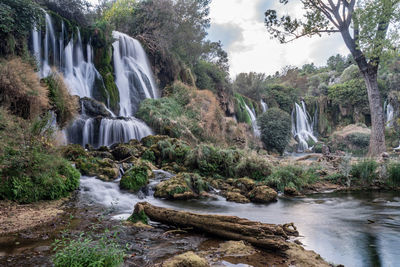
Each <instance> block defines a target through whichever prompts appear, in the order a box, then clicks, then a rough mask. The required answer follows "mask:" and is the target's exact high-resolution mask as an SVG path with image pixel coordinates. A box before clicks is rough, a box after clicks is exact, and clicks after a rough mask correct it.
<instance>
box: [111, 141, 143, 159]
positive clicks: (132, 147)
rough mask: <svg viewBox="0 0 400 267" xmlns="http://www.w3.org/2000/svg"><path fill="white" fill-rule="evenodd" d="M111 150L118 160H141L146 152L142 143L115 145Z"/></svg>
mask: <svg viewBox="0 0 400 267" xmlns="http://www.w3.org/2000/svg"><path fill="white" fill-rule="evenodd" d="M111 149H112V150H111V154H112V155H113V156H114V158H115V159H116V160H125V159H127V158H129V157H135V158H139V157H141V155H142V154H143V152H144V150H145V148H144V147H142V145H141V144H140V143H135V142H129V143H126V144H116V145H113V146H112V147H111Z"/></svg>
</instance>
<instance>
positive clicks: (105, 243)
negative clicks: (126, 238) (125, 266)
mask: <svg viewBox="0 0 400 267" xmlns="http://www.w3.org/2000/svg"><path fill="white" fill-rule="evenodd" d="M53 245H54V250H56V251H57V252H56V254H55V255H54V256H53V263H54V266H55V267H65V266H74V267H86V266H96V267H100V266H101V267H117V266H121V265H122V263H123V262H124V256H125V251H124V249H123V248H122V247H121V246H120V245H119V244H118V243H117V242H115V241H114V240H113V239H110V238H109V237H107V236H103V237H101V238H100V239H99V240H93V239H92V238H91V237H84V236H83V234H82V235H80V237H79V238H78V239H76V240H72V239H70V238H62V239H61V240H56V241H55V242H54V244H53Z"/></svg>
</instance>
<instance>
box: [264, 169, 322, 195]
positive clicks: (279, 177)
mask: <svg viewBox="0 0 400 267" xmlns="http://www.w3.org/2000/svg"><path fill="white" fill-rule="evenodd" d="M318 180H319V177H318V175H317V174H316V172H315V169H312V168H310V169H304V168H302V167H299V166H294V165H288V166H283V167H276V168H275V169H274V170H273V172H272V174H271V175H270V176H269V177H268V178H267V179H266V180H265V182H266V183H267V185H269V186H271V187H273V188H276V189H278V190H279V191H281V192H283V191H284V189H285V187H290V188H294V189H296V190H301V189H302V187H303V186H305V185H308V184H313V183H316V182H317V181H318Z"/></svg>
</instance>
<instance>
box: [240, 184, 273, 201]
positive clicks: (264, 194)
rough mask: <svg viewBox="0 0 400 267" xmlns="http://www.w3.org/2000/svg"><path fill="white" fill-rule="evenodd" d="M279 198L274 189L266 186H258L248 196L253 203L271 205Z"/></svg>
mask: <svg viewBox="0 0 400 267" xmlns="http://www.w3.org/2000/svg"><path fill="white" fill-rule="evenodd" d="M277 196H278V193H277V192H276V191H275V190H274V189H272V188H271V187H269V186H266V185H263V186H257V187H256V188H254V189H253V190H252V191H250V192H249V194H248V195H247V197H248V198H249V199H250V200H251V202H256V203H269V202H272V201H276V197H277Z"/></svg>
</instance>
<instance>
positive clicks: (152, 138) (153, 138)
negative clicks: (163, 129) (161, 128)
mask: <svg viewBox="0 0 400 267" xmlns="http://www.w3.org/2000/svg"><path fill="white" fill-rule="evenodd" d="M169 138H170V137H169V136H167V135H149V136H146V137H144V138H142V140H140V142H141V143H142V144H143V145H144V146H145V147H151V146H152V145H155V144H157V143H158V142H159V141H161V140H165V139H169Z"/></svg>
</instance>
